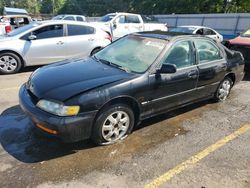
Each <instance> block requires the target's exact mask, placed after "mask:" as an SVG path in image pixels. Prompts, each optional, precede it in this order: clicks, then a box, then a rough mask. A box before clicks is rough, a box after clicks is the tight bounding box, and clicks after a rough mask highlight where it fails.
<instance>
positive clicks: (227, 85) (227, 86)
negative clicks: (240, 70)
mask: <svg viewBox="0 0 250 188" xmlns="http://www.w3.org/2000/svg"><path fill="white" fill-rule="evenodd" d="M232 87H233V81H232V79H231V78H229V77H226V78H224V80H223V81H222V82H221V83H220V85H219V87H218V89H217V91H216V93H215V95H214V99H215V101H217V102H222V101H225V100H226V99H227V98H228V96H229V94H230V91H231V89H232Z"/></svg>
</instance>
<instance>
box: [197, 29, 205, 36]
mask: <svg viewBox="0 0 250 188" xmlns="http://www.w3.org/2000/svg"><path fill="white" fill-rule="evenodd" d="M196 34H198V35H203V34H204V31H203V29H199V30H197V31H196Z"/></svg>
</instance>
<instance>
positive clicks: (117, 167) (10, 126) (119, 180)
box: [0, 68, 250, 188]
mask: <svg viewBox="0 0 250 188" xmlns="http://www.w3.org/2000/svg"><path fill="white" fill-rule="evenodd" d="M34 69H35V68H30V69H27V70H25V72H23V73H19V74H16V75H6V76H3V75H1V76H0V85H1V88H0V114H1V115H0V187H18V188H19V187H20V188H21V187H41V188H43V187H102V188H108V187H129V188H131V187H143V186H144V185H145V184H147V183H149V182H151V181H153V180H154V179H155V178H157V177H158V176H160V175H162V174H164V173H166V172H167V171H168V170H170V169H171V168H174V167H175V166H177V165H178V164H180V163H182V162H183V161H185V160H187V159H189V158H190V157H192V156H193V155H195V154H197V153H199V152H200V151H202V150H204V149H205V148H207V147H209V146H210V145H212V144H214V143H215V142H216V141H218V140H219V139H221V138H223V137H225V136H227V135H229V134H231V133H233V132H234V131H235V130H237V129H239V128H240V127H242V126H243V125H245V124H249V123H250V116H249V114H250V105H249V104H250V96H249V93H250V77H249V76H248V77H246V78H245V79H244V81H242V82H241V83H240V84H238V85H237V86H235V87H234V89H233V90H232V93H231V96H230V98H229V99H228V100H227V101H226V102H223V103H213V102H211V101H204V102H201V103H197V104H194V105H191V106H188V107H185V108H181V109H179V110H175V111H172V112H169V113H167V114H164V115H161V116H157V117H155V118H151V119H148V120H147V121H144V122H142V124H141V125H140V126H139V127H138V128H137V129H136V130H135V131H134V132H133V134H131V135H130V136H129V137H128V138H127V139H126V140H124V141H122V142H120V143H117V144H115V145H111V146H102V147H96V146H95V145H94V144H93V143H92V142H90V141H83V142H78V143H72V144H64V143H61V142H60V141H58V140H56V139H53V138H47V137H44V136H43V135H41V134H39V133H38V132H37V131H36V130H35V129H34V126H33V124H32V122H31V121H30V120H29V118H28V117H26V116H25V114H24V113H23V112H22V111H21V109H20V107H19V105H18V88H19V87H20V85H21V84H22V83H24V82H25V81H26V80H27V79H28V77H29V75H30V74H31V71H33V70H34ZM249 156H250V131H247V132H246V133H244V134H242V135H240V136H239V137H238V138H236V139H234V140H232V141H231V142H228V143H227V144H226V145H224V146H223V147H221V148H219V149H218V150H216V151H214V152H212V153H210V154H209V155H208V156H207V157H205V158H204V159H202V160H200V161H199V162H197V163H195V164H194V165H192V166H190V167H188V168H187V169H185V170H184V171H183V172H181V173H179V174H177V175H175V176H174V177H173V178H171V179H170V180H169V181H167V182H164V183H163V184H162V185H161V187H178V188H179V187H200V188H201V187H204V188H210V187H218V188H219V187H237V188H238V187H242V188H243V187H244V188H249V187H250V157H249Z"/></svg>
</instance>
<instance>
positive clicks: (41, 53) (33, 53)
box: [23, 24, 66, 65]
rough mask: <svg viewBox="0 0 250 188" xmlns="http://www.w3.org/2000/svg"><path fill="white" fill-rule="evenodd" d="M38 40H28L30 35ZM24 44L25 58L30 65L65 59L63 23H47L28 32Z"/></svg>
mask: <svg viewBox="0 0 250 188" xmlns="http://www.w3.org/2000/svg"><path fill="white" fill-rule="evenodd" d="M31 34H32V35H35V36H36V40H28V36H29V35H31ZM23 38H26V43H25V46H24V51H23V54H24V58H25V60H26V61H27V63H28V64H30V65H40V64H47V63H53V62H56V61H60V60H63V59H65V54H66V46H65V42H66V41H65V37H64V26H63V24H53V25H46V26H43V27H41V28H39V29H36V30H34V31H32V32H31V33H28V34H27V35H25V36H24V37H23Z"/></svg>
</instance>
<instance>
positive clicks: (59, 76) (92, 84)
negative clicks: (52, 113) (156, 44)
mask: <svg viewBox="0 0 250 188" xmlns="http://www.w3.org/2000/svg"><path fill="white" fill-rule="evenodd" d="M131 76H132V74H130V73H127V72H124V71H122V70H120V69H117V68H115V67H111V66H108V65H106V64H102V63H100V62H96V61H95V60H94V59H92V58H88V59H85V60H75V61H72V62H70V61H65V62H60V63H55V64H52V65H49V66H45V67H42V68H40V69H38V70H37V71H35V72H34V73H33V74H32V76H31V78H30V79H29V81H28V83H27V87H28V89H29V90H30V91H31V92H32V93H33V94H34V95H35V96H36V97H37V98H38V99H52V100H58V101H65V100H67V99H68V98H70V97H73V96H75V95H77V94H80V93H83V92H86V91H89V90H92V89H95V88H97V87H101V86H104V85H106V84H110V83H113V82H117V81H120V80H123V79H127V78H129V77H131Z"/></svg>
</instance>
